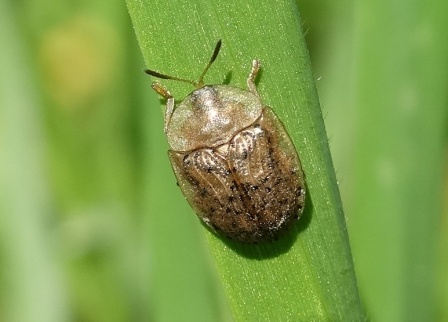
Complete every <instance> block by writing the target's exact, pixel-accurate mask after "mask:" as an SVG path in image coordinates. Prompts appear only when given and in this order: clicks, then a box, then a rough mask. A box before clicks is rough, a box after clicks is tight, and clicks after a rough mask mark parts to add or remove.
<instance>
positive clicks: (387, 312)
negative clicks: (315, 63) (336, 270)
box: [350, 0, 448, 321]
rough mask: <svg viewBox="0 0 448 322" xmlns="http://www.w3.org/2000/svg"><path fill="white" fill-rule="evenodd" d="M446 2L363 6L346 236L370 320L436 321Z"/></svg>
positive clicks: (360, 10)
mask: <svg viewBox="0 0 448 322" xmlns="http://www.w3.org/2000/svg"><path fill="white" fill-rule="evenodd" d="M447 12H448V2H446V1H423V0H412V1H407V2H406V3H404V2H403V3H400V5H398V6H397V5H392V3H390V2H375V1H368V0H365V1H359V2H357V4H356V13H357V23H356V27H355V30H357V35H356V44H357V62H358V69H357V90H358V97H357V107H358V109H359V110H358V116H359V119H358V128H357V151H356V152H357V156H356V168H355V175H356V186H355V189H353V191H354V192H355V194H354V200H355V210H354V214H353V217H350V218H351V226H350V227H351V230H350V231H351V232H353V233H352V237H353V239H352V240H353V241H355V243H354V245H356V246H355V247H354V254H355V258H356V265H357V269H358V273H359V277H360V286H361V289H362V293H363V295H365V296H363V297H365V303H366V306H367V308H368V309H369V312H371V316H372V318H373V319H374V320H376V321H434V320H435V315H434V314H435V303H436V301H435V298H434V284H435V280H434V276H435V270H434V265H435V249H436V242H437V232H438V227H439V223H438V221H439V216H440V213H441V197H442V196H441V187H442V179H441V178H442V173H443V172H442V167H443V159H444V158H443V150H444V147H445V144H446V142H445V140H446V137H445V136H446V120H447V116H448V114H447V113H448V109H447V95H446V86H447V84H448V73H447V71H448V59H447V57H448V42H447V41H446V30H448V19H447V15H446V13H447Z"/></svg>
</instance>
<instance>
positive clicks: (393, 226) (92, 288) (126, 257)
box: [0, 0, 448, 322]
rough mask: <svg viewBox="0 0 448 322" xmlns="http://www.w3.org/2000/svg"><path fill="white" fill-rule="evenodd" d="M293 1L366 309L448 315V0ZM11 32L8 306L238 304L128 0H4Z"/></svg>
mask: <svg viewBox="0 0 448 322" xmlns="http://www.w3.org/2000/svg"><path fill="white" fill-rule="evenodd" d="M298 6H299V9H300V10H301V16H302V22H303V28H304V30H306V31H307V42H308V45H309V50H310V55H311V60H312V63H313V68H314V71H315V76H316V81H317V86H318V90H319V95H320V100H321V105H322V110H323V113H324V115H325V117H326V119H325V122H326V126H327V133H328V136H329V139H330V147H331V149H332V153H333V158H334V163H335V168H336V171H337V174H338V178H339V183H340V189H341V195H342V198H343V201H344V208H345V213H346V216H347V224H348V228H349V234H350V239H351V246H352V252H353V257H354V262H355V268H356V273H357V277H358V282H359V287H360V292H361V296H362V299H363V302H364V305H365V308H366V312H367V314H368V318H369V319H371V320H373V321H448V237H447V236H448V219H447V218H448V216H447V212H448V202H446V201H447V200H448V198H447V196H448V182H447V177H448V176H447V173H448V172H447V169H448V167H447V165H448V163H447V158H446V147H447V131H446V124H447V116H448V113H447V112H448V104H447V99H448V97H447V88H448V87H447V86H448V42H447V41H446V39H447V38H446V37H447V31H446V30H448V19H447V17H448V4H447V3H446V1H443V0H440V1H437V0H432V1H415V0H414V1H388V2H384V3H383V2H379V1H359V2H354V1H348V0H339V1H329V0H322V1H298ZM445 20H446V21H445ZM0 43H1V44H2V46H1V48H2V49H1V50H0V67H1V68H0V70H1V73H0V321H20V322H21V321H230V320H232V318H231V314H230V311H229V308H228V304H227V301H226V298H225V295H224V293H223V290H222V286H221V285H220V282H219V280H218V278H217V274H216V272H215V270H214V267H213V259H212V258H211V257H210V255H209V253H208V250H207V247H206V244H205V242H204V238H203V233H202V232H201V226H200V225H198V222H197V219H196V218H195V217H194V216H190V217H186V216H180V215H178V213H180V212H182V209H186V208H188V205H187V204H186V202H183V200H182V196H181V195H180V191H179V190H178V188H177V187H176V182H175V179H174V176H173V175H172V174H171V169H170V166H169V163H168V159H167V157H166V155H165V152H164V155H163V158H161V157H154V155H155V154H158V156H159V154H160V151H165V150H167V149H168V147H167V144H166V141H165V140H164V139H163V138H162V134H163V133H162V132H163V113H162V111H163V109H162V107H161V106H160V101H159V99H158V98H157V97H156V96H155V95H154V94H153V93H152V91H151V89H150V87H149V85H150V79H149V78H148V77H147V76H145V75H144V73H143V72H142V69H143V68H144V67H145V66H144V63H143V60H142V58H141V54H140V50H139V48H138V45H137V42H136V39H135V35H134V33H133V30H132V25H131V22H130V18H129V16H128V13H127V10H126V6H125V3H124V2H122V1H114V0H108V1H104V0H98V1H95V2H89V1H79V2H77V3H76V4H74V3H73V2H71V1H64V0H51V1H50V0H34V1H27V0H23V1H13V0H3V1H1V2H0ZM161 138H162V139H161ZM156 191H157V192H160V191H163V192H164V193H163V194H162V196H163V198H160V197H159V196H160V193H159V194H157V196H155V192H156ZM165 192H166V193H165ZM182 215H183V214H182ZM173 223H175V224H174V226H176V225H177V227H179V226H180V227H184V229H182V230H179V229H173V227H174V226H173ZM416 294H418V296H416ZM410 312H411V313H410Z"/></svg>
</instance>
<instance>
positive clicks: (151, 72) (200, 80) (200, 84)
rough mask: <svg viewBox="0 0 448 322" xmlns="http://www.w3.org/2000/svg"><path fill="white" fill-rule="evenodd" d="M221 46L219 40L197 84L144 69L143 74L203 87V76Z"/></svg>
mask: <svg viewBox="0 0 448 322" xmlns="http://www.w3.org/2000/svg"><path fill="white" fill-rule="evenodd" d="M221 44H222V41H221V39H219V40H218V42H217V43H216V46H215V50H214V51H213V55H212V57H211V58H210V61H209V62H208V64H207V66H205V69H204V71H203V72H202V74H201V76H199V80H198V81H197V82H195V81H192V80H190V79H185V78H179V77H176V76H169V75H165V74H162V73H159V72H156V71H155V70H151V69H145V73H146V74H148V75H151V76H154V77H157V78H161V79H170V80H176V81H179V82H183V83H188V84H192V85H193V86H195V87H197V88H201V87H202V86H204V76H205V74H206V73H207V71H208V70H209V68H210V66H211V65H212V64H213V62H214V61H215V60H216V57H218V54H219V50H220V49H221Z"/></svg>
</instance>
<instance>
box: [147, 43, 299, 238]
mask: <svg viewBox="0 0 448 322" xmlns="http://www.w3.org/2000/svg"><path fill="white" fill-rule="evenodd" d="M220 48H221V40H220V41H218V43H217V45H216V47H215V50H214V52H213V55H212V57H211V59H210V61H209V63H208V64H207V66H206V68H205V69H204V71H203V73H202V75H201V76H200V77H199V80H198V81H197V82H194V81H191V80H187V79H181V78H178V77H172V76H167V75H165V74H161V73H158V72H155V71H152V70H145V72H146V73H147V74H150V75H152V76H155V77H158V78H162V79H171V80H178V81H181V82H187V83H190V84H193V85H194V86H195V87H196V89H195V90H194V91H193V92H192V93H190V94H189V95H188V96H187V97H186V98H185V99H184V100H183V101H182V102H181V103H180V104H179V105H178V106H175V103H174V98H173V96H172V95H171V93H170V92H169V91H168V90H167V89H166V88H165V87H163V86H162V85H160V84H159V83H158V82H154V83H153V84H152V88H153V89H154V90H155V91H156V92H157V93H158V94H160V95H161V96H163V97H164V98H165V99H166V100H167V103H166V111H165V133H166V135H167V138H168V143H169V145H170V147H171V149H170V150H169V151H168V156H169V158H170V161H171V165H172V167H173V170H174V173H175V175H176V177H177V181H178V183H179V186H180V188H181V190H182V192H183V194H184V196H185V198H186V199H187V201H188V203H189V204H190V205H191V207H192V208H193V209H194V210H195V212H196V214H197V215H198V216H199V217H200V218H201V219H202V220H203V221H204V223H206V224H207V225H208V226H209V227H211V228H212V229H213V230H215V231H216V232H218V233H219V234H221V235H224V236H227V237H229V238H231V239H234V240H237V241H240V242H243V243H257V242H260V241H266V240H272V239H276V237H277V236H278V235H279V234H280V233H281V232H282V231H284V230H285V229H286V228H287V227H288V226H290V225H291V223H292V222H294V219H298V218H299V217H300V215H301V214H302V211H303V207H304V204H305V182H304V176H303V172H302V168H301V165H300V160H299V157H298V155H297V152H296V150H295V148H294V145H293V143H292V141H291V139H290V138H289V136H288V134H287V132H286V131H285V128H284V127H283V125H282V123H281V122H280V120H279V119H278V118H277V116H276V115H275V114H274V112H273V111H272V110H271V108H269V107H268V106H265V105H263V103H262V101H261V99H260V96H259V94H258V92H257V89H256V86H255V83H254V80H255V77H256V76H257V73H258V70H259V68H260V63H259V61H258V60H254V61H253V63H252V70H251V72H250V74H249V77H248V79H247V86H248V90H244V89H240V88H237V87H232V86H229V85H204V82H203V78H204V75H205V74H206V72H207V71H208V69H209V68H210V66H211V64H212V63H213V62H214V61H215V59H216V57H217V55H218V53H219V50H220Z"/></svg>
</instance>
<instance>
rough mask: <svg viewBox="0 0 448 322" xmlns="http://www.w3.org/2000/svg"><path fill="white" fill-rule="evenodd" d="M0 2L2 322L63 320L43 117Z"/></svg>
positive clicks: (15, 28)
mask: <svg viewBox="0 0 448 322" xmlns="http://www.w3.org/2000/svg"><path fill="white" fill-rule="evenodd" d="M10 9H11V8H10V7H9V6H8V3H7V2H5V1H2V2H1V3H0V42H1V43H2V44H4V46H3V47H2V50H1V51H0V70H1V74H0V147H1V152H0V214H1V215H0V238H1V239H0V243H1V244H0V245H1V247H2V250H1V253H2V265H1V267H2V274H4V275H3V276H2V281H4V283H2V287H1V291H0V292H1V297H2V299H3V300H6V301H5V304H6V305H5V307H4V308H3V307H2V309H1V312H0V319H1V320H3V321H12V322H14V321H17V322H27V321H30V322H31V321H41V322H52V321H54V322H60V321H65V320H66V319H67V312H66V307H65V305H66V303H65V296H64V293H63V290H62V289H61V286H60V275H59V272H58V269H57V267H56V266H55V262H54V258H52V256H51V254H52V252H51V251H50V248H49V244H50V237H51V234H49V233H50V232H49V231H47V229H46V228H47V226H46V225H45V224H46V223H47V220H48V217H47V216H48V215H49V206H50V204H49V200H50V199H49V189H48V186H47V183H46V180H45V179H44V177H45V169H44V166H43V164H44V163H43V155H44V153H45V144H44V140H45V139H44V134H43V133H42V129H43V126H42V116H41V114H40V111H41V109H40V108H39V104H38V103H37V101H38V96H37V95H35V94H36V92H35V88H34V86H33V85H34V84H33V82H32V80H31V77H30V75H31V73H30V68H29V64H27V63H25V62H26V61H27V59H26V58H25V51H26V50H25V46H24V44H23V43H21V40H22V39H23V37H21V35H20V33H19V31H18V26H17V25H16V24H15V21H13V19H12V18H13V17H14V13H13V11H12V10H10Z"/></svg>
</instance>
